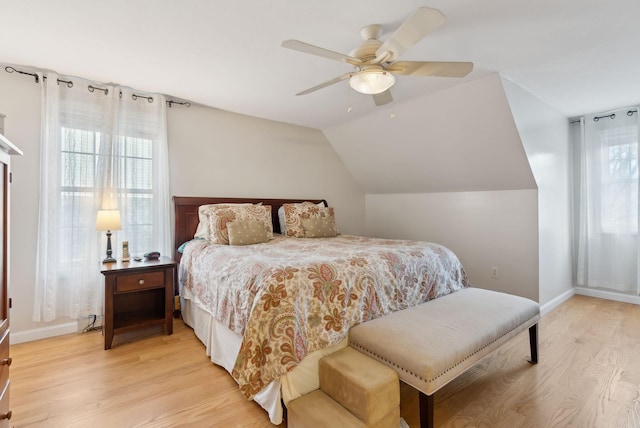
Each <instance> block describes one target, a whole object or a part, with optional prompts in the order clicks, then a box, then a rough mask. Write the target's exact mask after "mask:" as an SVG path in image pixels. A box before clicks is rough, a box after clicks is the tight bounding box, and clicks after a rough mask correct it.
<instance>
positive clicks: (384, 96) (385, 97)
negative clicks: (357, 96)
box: [372, 89, 393, 107]
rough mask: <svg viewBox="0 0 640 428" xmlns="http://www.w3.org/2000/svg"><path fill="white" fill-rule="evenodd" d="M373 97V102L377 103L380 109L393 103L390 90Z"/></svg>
mask: <svg viewBox="0 0 640 428" xmlns="http://www.w3.org/2000/svg"><path fill="white" fill-rule="evenodd" d="M372 97H373V102H374V103H376V105H377V106H378V107H379V106H383V105H385V104H389V103H390V102H391V101H393V97H392V96H391V91H390V90H389V89H387V90H386V91H384V92H381V93H379V94H373V95H372Z"/></svg>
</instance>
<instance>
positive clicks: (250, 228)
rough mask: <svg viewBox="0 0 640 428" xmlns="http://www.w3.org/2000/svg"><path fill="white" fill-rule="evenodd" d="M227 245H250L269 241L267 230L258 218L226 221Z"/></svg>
mask: <svg viewBox="0 0 640 428" xmlns="http://www.w3.org/2000/svg"><path fill="white" fill-rule="evenodd" d="M227 232H228V233H229V245H251V244H260V243H262V242H267V241H269V239H270V237H269V230H268V229H267V227H266V226H265V224H264V223H263V222H262V221H259V220H237V221H232V222H231V223H227Z"/></svg>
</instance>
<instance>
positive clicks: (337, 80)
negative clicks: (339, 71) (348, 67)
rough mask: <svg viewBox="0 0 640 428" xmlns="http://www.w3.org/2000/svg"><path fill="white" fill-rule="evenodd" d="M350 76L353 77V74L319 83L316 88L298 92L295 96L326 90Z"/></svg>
mask: <svg viewBox="0 0 640 428" xmlns="http://www.w3.org/2000/svg"><path fill="white" fill-rule="evenodd" d="M351 76H353V73H346V74H343V75H342V76H338V77H336V78H335V79H331V80H328V81H326V82H324V83H321V84H319V85H317V86H314V87H313V88H309V89H307V90H306V91H302V92H299V93H297V94H296V95H307V94H310V93H311V92H315V91H317V90H318V89H322V88H326V87H327V86H331V85H333V84H335V83H338V82H341V81H343V80H345V79H348V78H350V77H351Z"/></svg>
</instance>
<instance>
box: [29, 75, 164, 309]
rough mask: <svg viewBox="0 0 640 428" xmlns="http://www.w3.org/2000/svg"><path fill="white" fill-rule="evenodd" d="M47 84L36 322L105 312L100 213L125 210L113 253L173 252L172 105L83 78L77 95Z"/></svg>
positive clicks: (53, 79)
mask: <svg viewBox="0 0 640 428" xmlns="http://www.w3.org/2000/svg"><path fill="white" fill-rule="evenodd" d="M46 77H47V78H46V79H42V80H41V82H42V104H41V105H42V112H41V114H42V116H41V117H42V128H41V129H42V131H41V153H40V165H41V177H40V205H39V225H38V253H37V261H36V288H35V302H34V311H33V319H34V321H52V320H55V319H56V318H59V317H69V318H72V319H78V318H82V317H86V316H89V315H94V314H95V315H101V314H102V313H103V301H104V285H103V281H104V280H103V277H102V275H101V274H100V269H101V266H102V265H101V260H102V259H103V258H104V256H105V250H106V237H105V233H104V231H96V226H95V223H96V215H97V211H98V210H99V209H101V208H118V209H119V210H120V215H121V218H122V230H120V231H113V236H112V241H113V248H114V255H117V254H118V250H119V248H120V243H121V241H123V240H128V241H129V243H130V244H129V245H130V249H131V251H132V253H133V254H135V253H136V252H144V251H149V250H151V249H153V250H159V251H161V252H163V253H164V254H170V251H171V234H170V233H171V230H170V219H169V216H170V208H171V206H170V196H169V178H168V174H169V172H168V171H169V169H168V148H167V135H166V103H165V99H164V97H163V96H161V95H157V94H153V95H151V96H152V98H153V102H149V101H148V100H147V98H140V97H138V99H137V100H134V99H133V98H132V94H133V92H132V91H131V90H130V89H128V88H122V87H119V86H114V85H102V84H99V83H96V82H91V81H87V80H84V79H79V78H73V79H72V80H73V83H74V84H73V87H71V88H70V87H68V86H67V85H64V84H63V85H59V84H58V76H57V75H56V74H55V73H47V76H46ZM64 79H65V80H68V79H67V78H64ZM89 87H93V88H94V89H93V91H90V90H89ZM144 96H145V97H147V96H150V95H149V94H144Z"/></svg>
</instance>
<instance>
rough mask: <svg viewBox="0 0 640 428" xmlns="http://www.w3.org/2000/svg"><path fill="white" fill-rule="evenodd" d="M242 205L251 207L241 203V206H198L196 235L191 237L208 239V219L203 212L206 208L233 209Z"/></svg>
mask: <svg viewBox="0 0 640 428" xmlns="http://www.w3.org/2000/svg"><path fill="white" fill-rule="evenodd" d="M242 205H253V204H251V203H243V204H224V203H223V204H208V205H200V206H199V207H198V222H199V223H198V227H197V228H196V233H195V234H194V235H193V237H194V238H196V239H198V238H200V239H209V219H208V218H207V216H206V215H205V214H204V211H205V210H206V209H207V208H211V207H223V206H224V207H233V206H242Z"/></svg>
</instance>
